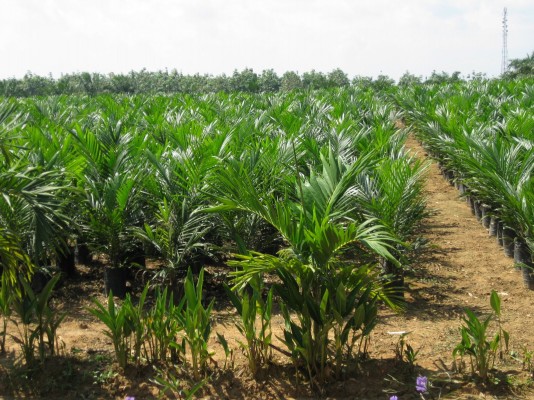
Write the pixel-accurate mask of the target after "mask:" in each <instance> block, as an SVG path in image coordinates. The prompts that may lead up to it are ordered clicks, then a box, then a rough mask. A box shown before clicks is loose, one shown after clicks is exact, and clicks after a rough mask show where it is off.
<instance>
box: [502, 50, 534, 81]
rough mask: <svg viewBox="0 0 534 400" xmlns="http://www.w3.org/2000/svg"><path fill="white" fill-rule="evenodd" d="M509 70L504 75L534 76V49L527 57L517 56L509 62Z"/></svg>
mask: <svg viewBox="0 0 534 400" xmlns="http://www.w3.org/2000/svg"><path fill="white" fill-rule="evenodd" d="M508 68H509V70H508V72H506V74H505V75H504V76H505V77H509V78H518V77H522V76H524V77H532V76H534V51H533V52H532V54H527V56H526V57H525V58H515V59H513V60H511V61H510V63H509V64H508Z"/></svg>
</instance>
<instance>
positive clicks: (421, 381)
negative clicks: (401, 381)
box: [415, 376, 428, 393]
mask: <svg viewBox="0 0 534 400" xmlns="http://www.w3.org/2000/svg"><path fill="white" fill-rule="evenodd" d="M427 384H428V378H427V377H426V376H418V377H417V381H416V382H415V390H417V391H418V392H419V393H425V392H426V385H427Z"/></svg>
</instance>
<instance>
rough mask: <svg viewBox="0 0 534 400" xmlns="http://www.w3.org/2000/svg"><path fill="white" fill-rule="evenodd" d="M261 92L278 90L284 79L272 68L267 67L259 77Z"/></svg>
mask: <svg viewBox="0 0 534 400" xmlns="http://www.w3.org/2000/svg"><path fill="white" fill-rule="evenodd" d="M258 84H259V90H260V92H278V90H280V85H281V84H282V80H281V79H280V77H279V76H278V75H277V74H276V72H274V70H272V69H265V70H263V72H262V73H261V75H260V76H259V79H258Z"/></svg>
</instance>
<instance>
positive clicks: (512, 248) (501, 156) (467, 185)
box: [406, 81, 534, 289]
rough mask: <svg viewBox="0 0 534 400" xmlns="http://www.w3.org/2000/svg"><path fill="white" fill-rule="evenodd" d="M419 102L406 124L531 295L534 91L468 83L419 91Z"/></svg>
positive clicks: (524, 87)
mask: <svg viewBox="0 0 534 400" xmlns="http://www.w3.org/2000/svg"><path fill="white" fill-rule="evenodd" d="M510 86H511V87H510ZM423 90H426V93H425V94H423V95H422V94H421V92H422V91H423ZM512 93H516V95H515V96H514V97H512V96H511V94H512ZM517 93H519V94H517ZM419 96H420V97H418V98H417V97H416V96H413V97H412V101H413V102H412V103H411V105H412V106H413V107H414V108H413V109H414V110H417V111H413V112H411V111H407V112H406V116H407V118H409V119H410V122H411V123H412V124H413V125H414V126H415V127H416V129H417V132H418V136H419V138H420V139H421V140H422V141H423V143H424V145H425V146H426V148H427V150H428V151H429V152H430V153H431V154H432V156H433V157H435V158H436V159H437V161H438V163H439V165H440V167H441V169H442V171H443V174H444V176H445V177H446V178H447V179H449V180H450V181H451V183H452V184H455V185H456V186H457V187H458V189H459V190H460V192H461V194H462V195H463V196H464V197H465V198H466V200H467V202H468V204H469V205H470V206H471V208H472V211H473V213H474V214H475V215H476V217H477V219H479V220H480V221H481V223H482V224H483V225H484V227H485V228H487V229H488V230H489V233H490V234H491V235H494V236H496V238H497V241H498V243H499V244H500V245H501V246H503V249H504V252H505V254H506V255H507V256H509V257H514V261H515V263H516V268H518V269H520V270H521V271H522V275H523V282H524V285H525V287H526V288H529V289H534V273H533V272H534V271H533V266H534V264H533V258H532V250H533V249H534V236H533V232H532V228H533V227H534V219H533V216H534V214H533V210H532V207H533V206H534V204H533V203H532V201H531V200H532V195H533V193H534V192H533V186H532V171H533V168H534V151H533V139H534V122H533V121H534V118H533V114H532V108H531V107H530V106H531V105H532V103H533V102H534V97H533V96H532V83H529V82H527V81H526V82H524V83H523V84H522V86H520V87H518V83H517V82H513V83H504V82H492V83H491V84H489V83H486V84H481V83H477V82H472V83H471V84H467V85H466V86H464V87H455V88H451V87H440V88H420V89H419ZM407 110H408V109H407Z"/></svg>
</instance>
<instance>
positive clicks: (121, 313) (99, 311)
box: [89, 291, 135, 369]
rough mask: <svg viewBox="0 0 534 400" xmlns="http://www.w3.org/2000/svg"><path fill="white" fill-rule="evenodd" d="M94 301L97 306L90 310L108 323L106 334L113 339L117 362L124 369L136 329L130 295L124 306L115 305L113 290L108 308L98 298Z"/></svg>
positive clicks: (109, 297)
mask: <svg viewBox="0 0 534 400" xmlns="http://www.w3.org/2000/svg"><path fill="white" fill-rule="evenodd" d="M93 302H94V304H95V307H94V308H90V309H89V312H90V313H91V314H93V315H94V316H95V317H97V318H98V319H99V320H100V321H102V322H103V323H104V324H105V325H106V327H107V330H105V331H104V334H105V335H106V336H108V337H109V338H110V339H111V341H112V343H113V350H114V351H115V358H116V360H117V363H118V364H119V367H120V368H123V369H124V368H126V365H127V364H128V359H129V356H130V354H131V349H132V344H133V343H132V338H131V337H130V336H131V335H132V333H133V332H134V331H135V327H134V326H133V324H132V322H133V321H131V319H130V315H129V314H130V313H129V308H130V307H129V305H130V304H131V299H130V296H129V295H127V296H126V299H125V301H124V304H123V305H122V307H118V306H116V305H115V302H114V300H113V292H112V291H110V292H109V296H108V304H107V308H106V307H105V306H104V305H103V304H102V303H100V302H99V301H98V300H96V299H94V300H93Z"/></svg>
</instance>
